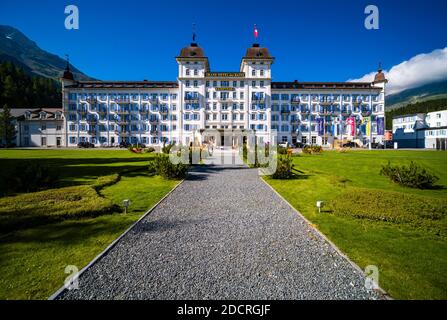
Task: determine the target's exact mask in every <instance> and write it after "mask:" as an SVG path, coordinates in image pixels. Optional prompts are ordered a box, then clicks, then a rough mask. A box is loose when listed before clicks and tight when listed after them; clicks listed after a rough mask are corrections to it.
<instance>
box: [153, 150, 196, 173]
mask: <svg viewBox="0 0 447 320" xmlns="http://www.w3.org/2000/svg"><path fill="white" fill-rule="evenodd" d="M188 168H189V165H187V164H183V163H179V164H173V163H172V162H171V160H170V159H169V156H168V155H166V154H157V155H156V156H155V158H154V159H153V160H152V161H151V162H150V164H149V172H151V173H153V174H158V175H160V176H162V177H163V178H165V179H182V178H184V177H185V176H186V174H187V172H188Z"/></svg>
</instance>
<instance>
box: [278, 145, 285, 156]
mask: <svg viewBox="0 0 447 320" xmlns="http://www.w3.org/2000/svg"><path fill="white" fill-rule="evenodd" d="M278 154H283V155H285V154H287V148H284V147H281V146H278Z"/></svg>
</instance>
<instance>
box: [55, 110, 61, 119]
mask: <svg viewBox="0 0 447 320" xmlns="http://www.w3.org/2000/svg"><path fill="white" fill-rule="evenodd" d="M61 119H62V115H61V113H60V112H56V120H61Z"/></svg>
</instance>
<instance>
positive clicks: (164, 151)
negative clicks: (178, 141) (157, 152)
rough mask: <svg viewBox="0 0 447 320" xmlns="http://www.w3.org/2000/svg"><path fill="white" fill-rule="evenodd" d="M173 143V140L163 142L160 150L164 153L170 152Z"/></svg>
mask: <svg viewBox="0 0 447 320" xmlns="http://www.w3.org/2000/svg"><path fill="white" fill-rule="evenodd" d="M174 145H175V142H171V143H169V144H168V145H166V143H163V147H162V148H161V152H163V153H164V154H169V153H170V152H171V148H172V147H173V146H174Z"/></svg>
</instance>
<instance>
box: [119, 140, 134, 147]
mask: <svg viewBox="0 0 447 320" xmlns="http://www.w3.org/2000/svg"><path fill="white" fill-rule="evenodd" d="M130 146H131V144H130V143H129V142H126V141H121V142H120V148H129V147H130Z"/></svg>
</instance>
